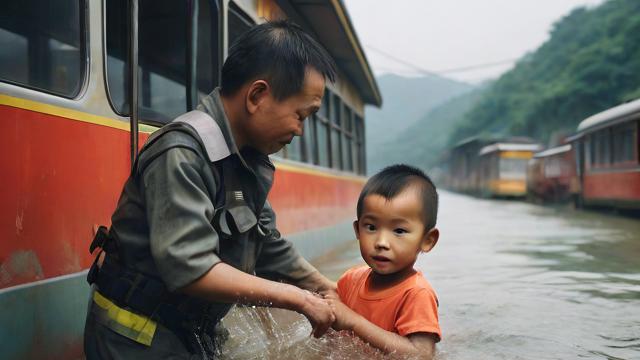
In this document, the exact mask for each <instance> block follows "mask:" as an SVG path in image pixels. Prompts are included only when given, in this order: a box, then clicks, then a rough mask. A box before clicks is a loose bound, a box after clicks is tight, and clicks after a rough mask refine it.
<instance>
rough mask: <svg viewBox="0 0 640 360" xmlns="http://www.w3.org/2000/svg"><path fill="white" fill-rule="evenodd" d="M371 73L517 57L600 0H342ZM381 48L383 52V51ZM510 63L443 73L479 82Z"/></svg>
mask: <svg viewBox="0 0 640 360" xmlns="http://www.w3.org/2000/svg"><path fill="white" fill-rule="evenodd" d="M343 2H344V3H345V5H346V7H347V10H348V11H349V15H350V16H351V21H352V23H353V26H354V27H355V29H356V32H357V34H358V36H359V38H360V42H361V44H362V46H364V48H365V51H366V53H367V58H368V59H369V63H370V65H371V67H372V68H373V70H374V72H375V73H376V74H381V73H387V72H393V73H397V74H404V75H414V76H415V75H416V74H419V72H418V71H417V70H415V69H413V68H411V66H409V65H406V64H402V63H401V62H400V61H397V60H393V59H391V58H390V56H389V55H391V56H393V57H396V58H398V59H401V60H404V61H406V62H409V63H411V64H415V65H416V66H418V67H420V68H422V69H425V70H429V71H434V72H441V71H443V70H448V69H459V68H465V67H469V66H474V65H478V64H486V63H495V62H500V61H504V60H507V61H508V60H511V59H517V58H519V57H521V56H523V55H524V54H526V53H527V52H530V51H533V50H535V49H536V48H537V47H538V46H540V45H541V44H542V43H544V41H546V40H547V39H548V36H549V31H550V30H551V29H552V26H553V23H554V22H556V21H557V20H559V19H560V18H562V17H563V16H564V15H566V14H568V13H569V12H570V11H571V10H572V9H573V8H575V7H578V6H595V5H598V4H601V3H602V2H603V0H393V1H389V0H343ZM383 53H387V54H389V55H384V54H383ZM512 65H513V64H512V63H509V64H503V65H499V66H495V67H490V68H484V69H476V70H473V71H465V72H452V73H444V74H442V75H443V76H447V77H451V78H454V79H458V80H462V81H467V82H479V81H482V80H486V79H489V78H495V77H497V76H499V75H500V74H502V73H503V72H504V71H506V70H508V69H510V68H511V66H512Z"/></svg>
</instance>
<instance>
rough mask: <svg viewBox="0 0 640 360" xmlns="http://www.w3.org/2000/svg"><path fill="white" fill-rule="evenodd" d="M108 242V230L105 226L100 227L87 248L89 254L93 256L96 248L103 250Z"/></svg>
mask: <svg viewBox="0 0 640 360" xmlns="http://www.w3.org/2000/svg"><path fill="white" fill-rule="evenodd" d="M108 240H109V230H107V227H106V226H102V225H101V226H100V227H99V228H98V230H97V231H96V236H95V237H94V238H93V241H92V242H91V245H90V246H89V253H90V254H93V252H94V251H95V250H96V248H101V249H104V244H106V243H107V241H108Z"/></svg>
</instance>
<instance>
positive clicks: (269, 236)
mask: <svg viewBox="0 0 640 360" xmlns="http://www.w3.org/2000/svg"><path fill="white" fill-rule="evenodd" d="M178 122H179V123H182V124H187V125H176V124H173V125H170V126H179V127H180V126H181V127H182V128H183V129H186V130H187V131H186V132H185V131H165V132H163V131H159V132H158V134H159V136H158V135H156V134H155V133H154V134H152V136H151V137H150V138H149V139H148V140H147V142H146V144H145V146H144V148H143V150H142V151H141V152H140V155H139V159H138V164H137V165H138V166H137V171H134V173H133V175H132V176H131V177H130V178H129V179H128V180H127V182H126V184H125V187H124V190H123V192H122V195H121V198H120V200H119V203H118V206H117V208H116V211H115V213H114V214H113V217H112V226H111V231H110V233H111V235H112V236H113V238H114V239H115V240H116V243H117V247H118V257H119V259H120V262H121V263H122V264H123V265H124V266H126V267H128V268H130V269H132V270H134V271H137V272H140V273H143V274H145V275H147V276H152V277H156V278H159V279H161V280H162V281H163V282H164V284H165V285H166V287H167V289H168V290H169V291H175V290H178V289H180V288H182V287H184V286H185V285H188V284H190V283H192V282H193V281H195V280H197V279H198V278H200V277H201V276H203V275H204V274H205V273H207V272H208V271H209V270H210V269H211V268H212V267H213V266H214V265H216V264H217V263H218V262H221V261H222V262H225V263H227V264H229V265H232V266H234V267H236V268H238V269H240V270H242V271H244V272H246V273H250V274H256V275H258V276H262V277H266V278H269V279H283V280H287V281H291V282H297V281H300V280H303V279H304V278H306V277H308V276H310V275H311V274H312V273H313V272H315V271H317V270H315V268H313V267H312V266H311V265H310V264H309V263H308V262H307V261H306V260H305V259H304V258H303V257H302V256H300V255H299V254H298V252H297V251H296V250H295V249H294V248H293V247H292V244H291V243H290V242H289V241H287V240H286V239H283V238H282V237H281V236H280V234H279V232H278V231H277V230H276V227H275V214H274V212H273V210H272V208H271V206H270V205H269V203H268V201H267V200H266V199H267V194H268V193H269V190H270V188H271V185H272V182H273V174H274V170H275V168H274V166H273V164H272V163H271V161H270V160H269V157H268V156H266V155H264V154H261V153H259V152H258V151H256V150H254V149H251V148H245V149H243V150H242V151H239V150H238V148H237V146H236V145H235V143H234V140H233V137H232V135H231V130H230V127H229V121H228V119H227V117H226V115H225V113H224V109H223V106H222V101H221V99H220V94H219V90H218V89H216V90H214V91H213V92H212V93H211V94H210V95H209V96H207V97H206V98H204V99H203V100H202V102H201V103H200V105H199V106H198V110H196V111H192V112H189V113H187V114H184V115H182V116H180V117H178V118H177V119H175V120H174V121H173V123H178ZM194 133H196V137H199V138H200V139H199V140H200V141H198V139H194V136H192V135H193V134H194ZM190 134H191V135H190ZM203 147H204V148H203ZM216 229H218V230H216ZM191 300H192V301H193V302H201V301H200V300H198V299H187V301H191ZM93 306H95V304H93ZM229 309H230V304H222V303H213V304H211V305H210V306H209V313H210V314H209V317H210V318H212V319H215V320H219V319H220V318H221V317H222V316H224V314H226V313H227V312H228V310H229ZM87 329H89V319H88V325H87ZM87 331H88V330H87ZM163 336H166V334H165V335H163ZM174 342H175V341H174ZM167 343H170V342H167ZM156 344H157V342H156V341H155V340H154V342H153V343H152V344H151V347H154V346H156ZM111 346H113V344H111V345H110V347H111ZM158 346H161V345H158ZM157 355H158V354H156V355H154V356H157Z"/></svg>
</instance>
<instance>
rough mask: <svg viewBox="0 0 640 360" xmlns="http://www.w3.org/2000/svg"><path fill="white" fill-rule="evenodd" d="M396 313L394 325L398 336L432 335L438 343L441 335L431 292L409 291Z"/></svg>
mask: <svg viewBox="0 0 640 360" xmlns="http://www.w3.org/2000/svg"><path fill="white" fill-rule="evenodd" d="M398 313H399V316H398V318H397V319H396V323H395V327H396V329H398V334H400V335H401V336H408V335H410V334H414V333H418V332H425V333H432V334H435V335H437V337H438V339H437V341H440V338H441V337H442V333H441V331H440V324H439V322H438V299H437V297H436V294H435V293H434V292H433V291H432V290H430V289H425V288H421V289H415V290H411V291H409V293H408V294H407V297H406V298H405V301H404V302H403V304H402V306H401V307H400V311H399V312H398Z"/></svg>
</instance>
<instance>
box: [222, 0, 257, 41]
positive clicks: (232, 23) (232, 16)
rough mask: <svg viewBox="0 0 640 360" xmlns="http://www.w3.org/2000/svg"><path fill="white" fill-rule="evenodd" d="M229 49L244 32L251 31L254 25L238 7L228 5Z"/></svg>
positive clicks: (231, 4)
mask: <svg viewBox="0 0 640 360" xmlns="http://www.w3.org/2000/svg"><path fill="white" fill-rule="evenodd" d="M228 19H229V47H231V45H233V43H234V42H236V40H237V39H238V37H240V35H242V34H243V33H245V32H246V31H248V30H249V29H251V27H253V25H255V23H254V22H253V20H251V18H250V17H249V16H248V15H247V14H245V13H244V11H242V10H240V8H239V7H238V5H236V4H234V3H233V2H231V3H229V16H228Z"/></svg>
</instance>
